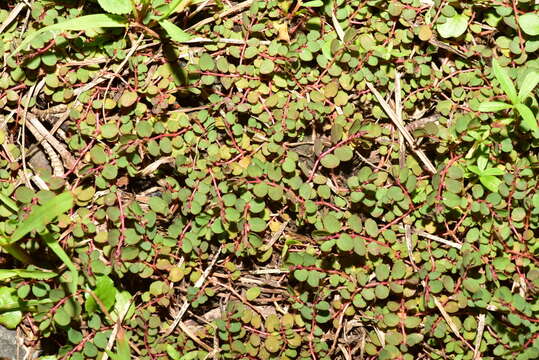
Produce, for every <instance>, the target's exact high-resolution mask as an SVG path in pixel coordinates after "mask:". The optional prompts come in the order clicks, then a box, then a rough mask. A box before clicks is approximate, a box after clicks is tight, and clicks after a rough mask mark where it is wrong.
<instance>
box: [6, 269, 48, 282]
mask: <svg viewBox="0 0 539 360" xmlns="http://www.w3.org/2000/svg"><path fill="white" fill-rule="evenodd" d="M56 276H58V274H56V273H53V272H50V271H42V270H26V269H10V270H8V269H0V281H2V280H6V279H11V278H14V277H20V278H25V279H36V280H47V279H52V278H53V277H56Z"/></svg>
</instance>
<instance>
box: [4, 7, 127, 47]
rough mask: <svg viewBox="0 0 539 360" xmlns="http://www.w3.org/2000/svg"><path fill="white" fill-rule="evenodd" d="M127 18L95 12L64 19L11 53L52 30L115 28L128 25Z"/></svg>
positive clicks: (32, 34) (30, 36)
mask: <svg viewBox="0 0 539 360" xmlns="http://www.w3.org/2000/svg"><path fill="white" fill-rule="evenodd" d="M126 26H127V20H126V19H125V18H124V17H122V16H118V15H113V14H95V15H86V16H81V17H78V18H74V19H69V20H66V21H62V22H61V23H58V24H53V25H49V26H46V27H44V28H42V29H39V30H38V31H36V32H34V33H31V34H30V35H28V36H27V37H26V38H25V39H24V40H23V41H22V42H21V44H20V45H19V46H18V47H17V48H16V49H15V50H14V51H13V52H12V53H11V56H15V55H16V54H17V53H18V52H19V51H21V50H22V49H24V48H26V46H27V45H28V44H30V43H31V42H32V40H34V39H35V38H36V37H38V36H39V35H40V34H42V33H44V32H47V31H52V32H63V31H81V30H89V29H95V28H114V27H126Z"/></svg>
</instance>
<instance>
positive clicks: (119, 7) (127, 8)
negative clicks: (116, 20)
mask: <svg viewBox="0 0 539 360" xmlns="http://www.w3.org/2000/svg"><path fill="white" fill-rule="evenodd" d="M97 2H98V3H99V6H101V8H102V9H103V10H105V11H106V12H108V13H111V14H116V15H120V14H129V13H130V12H131V11H132V10H133V8H132V7H131V0H97Z"/></svg>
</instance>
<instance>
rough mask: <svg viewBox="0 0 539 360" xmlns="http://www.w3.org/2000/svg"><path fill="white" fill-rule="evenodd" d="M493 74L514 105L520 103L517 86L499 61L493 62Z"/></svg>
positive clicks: (494, 60)
mask: <svg viewBox="0 0 539 360" xmlns="http://www.w3.org/2000/svg"><path fill="white" fill-rule="evenodd" d="M492 72H493V73H494V76H495V77H496V79H497V80H498V82H499V83H500V87H501V88H502V90H503V92H504V93H505V95H507V97H508V98H509V100H511V102H512V103H513V104H516V103H518V97H517V90H516V89H515V85H513V82H512V81H511V78H510V77H509V75H508V74H507V71H506V70H505V69H504V68H502V67H501V66H500V64H499V63H498V60H497V59H493V60H492Z"/></svg>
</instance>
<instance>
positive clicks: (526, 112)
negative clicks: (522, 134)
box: [515, 104, 539, 132]
mask: <svg viewBox="0 0 539 360" xmlns="http://www.w3.org/2000/svg"><path fill="white" fill-rule="evenodd" d="M515 108H516V109H517V111H518V113H519V114H520V116H521V117H522V122H521V125H522V127H523V128H524V129H526V130H531V131H533V132H536V131H539V125H537V119H536V118H535V115H533V112H532V111H531V109H530V108H529V107H527V106H526V105H524V104H516V105H515Z"/></svg>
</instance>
